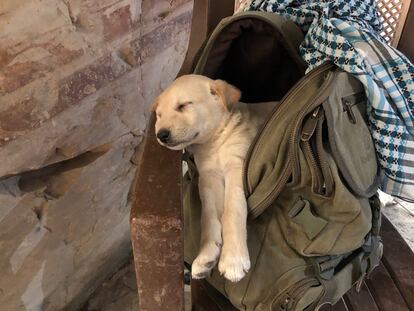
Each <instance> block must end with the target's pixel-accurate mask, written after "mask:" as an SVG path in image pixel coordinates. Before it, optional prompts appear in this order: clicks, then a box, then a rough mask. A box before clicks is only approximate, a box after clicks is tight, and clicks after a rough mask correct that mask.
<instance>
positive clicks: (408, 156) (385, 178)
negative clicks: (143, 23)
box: [247, 0, 414, 201]
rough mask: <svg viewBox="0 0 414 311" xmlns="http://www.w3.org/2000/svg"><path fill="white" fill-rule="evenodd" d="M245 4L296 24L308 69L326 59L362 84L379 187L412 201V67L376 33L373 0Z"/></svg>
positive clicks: (259, 0) (257, 1)
mask: <svg viewBox="0 0 414 311" xmlns="http://www.w3.org/2000/svg"><path fill="white" fill-rule="evenodd" d="M247 9H248V10H258V11H267V12H274V13H276V14H280V15H282V16H284V17H285V18H287V19H289V20H292V21H293V22H295V23H296V24H297V25H298V26H300V27H301V29H302V30H303V31H304V32H305V33H306V36H305V40H304V41H303V43H302V45H301V47H300V53H301V55H302V57H303V59H304V60H305V61H306V62H307V64H308V65H309V67H308V70H311V69H312V68H314V67H316V66H318V65H320V64H322V63H323V62H325V61H331V62H334V63H335V64H336V65H337V66H338V67H340V68H342V69H343V70H344V71H347V72H349V73H351V74H353V75H354V76H355V77H356V78H358V79H359V80H360V81H361V82H362V83H363V84H364V86H365V91H366V94H367V97H368V100H369V105H368V106H369V107H368V115H369V122H370V128H371V133H372V136H373V139H374V142H375V146H376V150H377V155H378V159H379V162H380V165H381V167H382V190H383V191H384V192H387V193H388V194H391V195H394V196H397V197H400V198H402V199H406V200H408V201H414V66H413V65H412V64H411V63H410V61H409V60H408V59H407V58H406V57H405V56H404V55H403V54H402V53H401V52H399V51H398V50H396V49H395V48H393V47H391V46H389V45H387V44H386V43H385V41H384V40H383V39H382V38H381V37H380V35H379V32H380V31H381V28H382V25H381V22H380V20H379V17H378V13H377V10H376V6H375V1H374V0H362V1H356V0H336V1H335V0H331V1H326V0H325V1H315V0H254V1H253V2H252V3H251V5H250V7H248V8H247Z"/></svg>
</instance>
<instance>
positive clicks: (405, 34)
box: [398, 1, 414, 62]
mask: <svg viewBox="0 0 414 311" xmlns="http://www.w3.org/2000/svg"><path fill="white" fill-rule="evenodd" d="M413 29H414V1H411V4H410V8H409V10H408V15H407V18H406V20H405V24H404V28H403V30H402V33H401V37H400V41H399V42H398V49H399V50H400V51H401V52H403V53H404V54H405V55H406V56H407V57H408V59H409V60H410V61H411V62H414V40H413Z"/></svg>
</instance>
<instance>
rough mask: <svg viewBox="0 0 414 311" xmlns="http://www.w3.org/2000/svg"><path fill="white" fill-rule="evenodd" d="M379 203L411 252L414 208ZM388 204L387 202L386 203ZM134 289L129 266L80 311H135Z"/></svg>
mask: <svg viewBox="0 0 414 311" xmlns="http://www.w3.org/2000/svg"><path fill="white" fill-rule="evenodd" d="M381 201H382V202H386V203H388V205H386V206H385V207H384V208H383V214H384V215H385V216H386V217H387V218H388V219H390V221H391V222H392V223H393V224H394V226H395V227H396V228H397V230H398V231H399V232H400V234H401V235H402V236H403V237H404V238H405V240H406V241H407V243H408V245H409V246H410V247H411V249H412V250H413V251H414V204H411V203H406V202H404V201H401V200H392V198H391V199H390V197H388V196H386V195H385V196H384V195H381ZM387 201H388V202H387ZM185 299H186V308H185V310H188V311H189V310H191V303H190V299H191V297H190V288H189V286H186V288H185ZM137 303H138V299H137V286H136V283H135V272H134V268H133V263H132V259H131V262H130V263H129V264H128V265H126V266H124V267H122V268H121V269H120V270H119V271H117V272H116V273H115V274H114V275H113V276H112V277H111V278H110V279H109V280H107V281H105V282H104V283H103V284H102V285H101V287H100V288H98V289H97V290H96V292H95V293H94V294H93V295H92V297H91V298H90V300H89V301H88V302H87V304H86V305H85V306H84V307H83V308H82V309H81V310H80V311H136V310H137V307H136V306H137Z"/></svg>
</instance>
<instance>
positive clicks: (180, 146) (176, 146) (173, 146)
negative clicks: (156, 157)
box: [157, 139, 191, 150]
mask: <svg viewBox="0 0 414 311" xmlns="http://www.w3.org/2000/svg"><path fill="white" fill-rule="evenodd" d="M157 140H158V143H159V144H160V145H161V146H163V147H165V148H168V149H171V150H183V149H184V148H186V147H188V146H189V145H191V142H189V143H187V142H186V143H178V144H165V143H163V142H161V141H160V140H159V139H157Z"/></svg>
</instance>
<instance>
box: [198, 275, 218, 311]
mask: <svg viewBox="0 0 414 311" xmlns="http://www.w3.org/2000/svg"><path fill="white" fill-rule="evenodd" d="M191 311H220V308H219V307H218V306H217V304H216V303H215V302H214V300H212V299H211V297H210V296H209V295H208V293H207V291H206V290H205V288H204V286H203V284H202V281H198V280H192V281H191Z"/></svg>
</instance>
